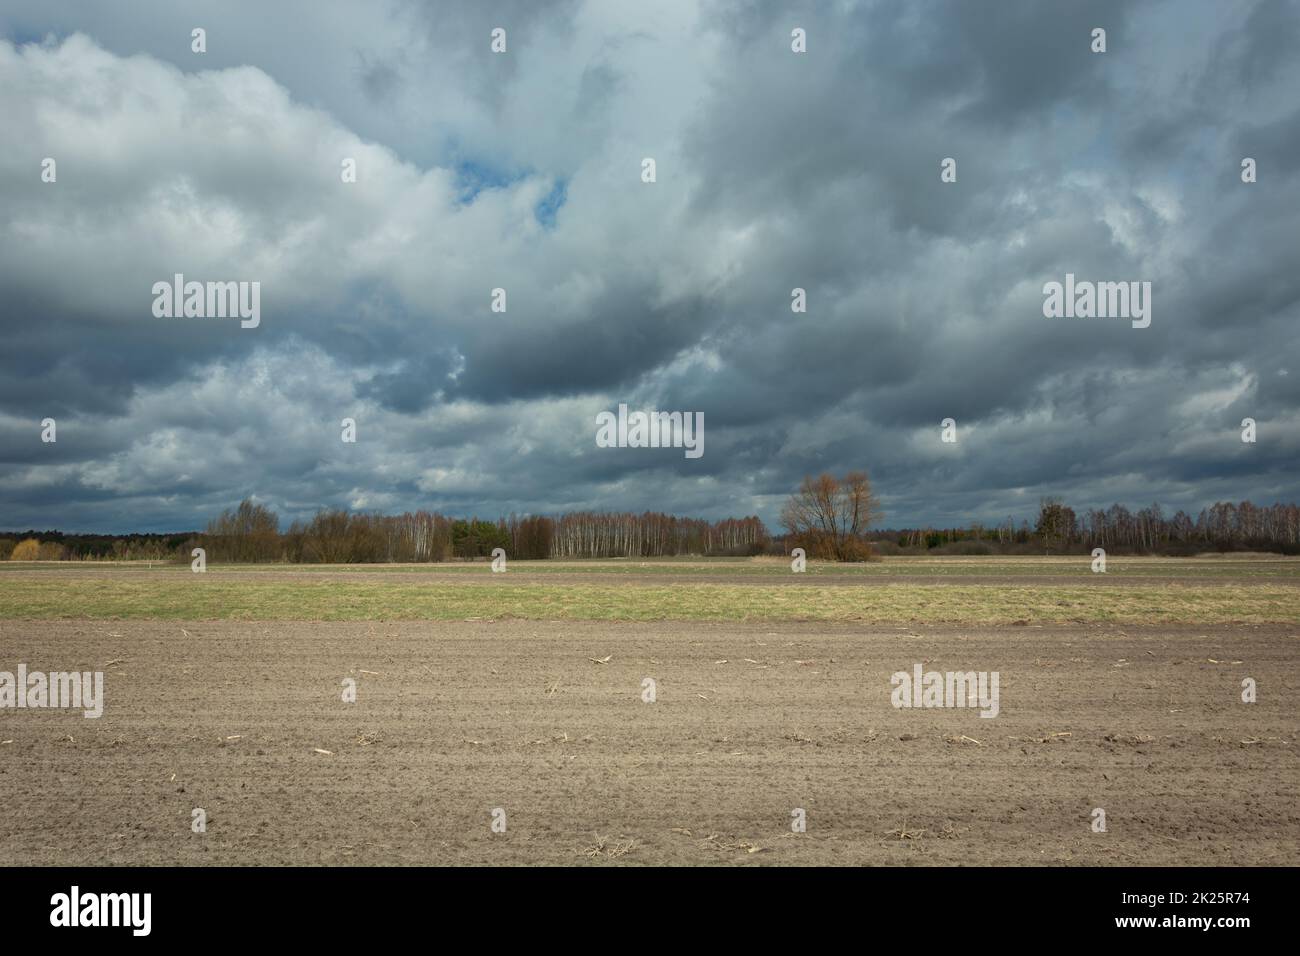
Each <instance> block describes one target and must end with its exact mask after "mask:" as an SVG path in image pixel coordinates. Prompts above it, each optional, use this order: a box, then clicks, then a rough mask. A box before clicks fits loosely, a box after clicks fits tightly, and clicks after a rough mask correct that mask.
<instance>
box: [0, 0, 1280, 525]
mask: <svg viewBox="0 0 1300 956" xmlns="http://www.w3.org/2000/svg"><path fill="white" fill-rule="evenodd" d="M196 28H201V29H202V30H204V31H205V34H204V40H205V47H206V49H205V51H204V52H196V51H195V49H194V45H195V40H194V36H193V31H194V30H195V29H196ZM497 28H500V29H502V30H504V31H505V34H504V37H505V51H504V52H496V51H494V50H493V48H492V47H493V31H494V30H495V29H497ZM1098 28H1100V29H1103V30H1104V31H1105V46H1106V49H1105V51H1104V52H1094V49H1093V47H1094V46H1095V45H1096V41H1095V39H1094V33H1093V31H1094V30H1095V29H1098ZM795 30H801V31H803V33H802V36H803V37H804V41H803V45H804V48H805V51H804V52H796V51H795V49H793V47H794V46H797V45H798V43H797V41H796V39H795V38H794V35H793V31H795ZM1298 47H1300V3H1296V2H1294V0H1176V2H1154V0H1149V2H1135V0H1095V2H1071V3H1047V2H1041V0H998V2H994V0H933V2H930V0H921V2H915V0H878V2H871V0H864V2H848V0H819V2H809V3H790V2H775V0H773V2H763V0H752V2H683V0H664V2H656V3H653V4H648V3H633V2H618V0H591V2H577V0H574V2H558V3H543V2H538V0H509V2H491V0H482V2H465V3H447V2H409V0H380V2H373V3H367V4H355V3H345V2H334V0H279V2H276V3H266V2H262V0H258V2H231V0H221V2H206V0H189V2H186V3H176V2H174V0H135V2H132V3H129V4H127V3H102V2H98V0H94V2H91V0H86V2H50V3H36V2H25V3H16V2H11V0H0V117H3V125H2V127H0V129H2V130H3V132H0V343H3V344H0V528H8V529H25V528H29V527H34V528H59V529H62V530H65V531H83V532H127V531H169V530H189V529H195V528H201V527H203V526H204V525H205V524H206V523H207V521H208V519H209V518H211V517H212V516H213V515H215V514H217V513H218V512H220V511H221V510H223V509H225V508H229V507H232V506H233V505H235V504H236V503H237V502H238V501H240V500H241V499H243V498H245V497H250V496H251V497H253V498H254V499H255V500H257V501H259V502H262V503H264V504H267V505H268V506H270V507H271V508H273V509H274V510H276V511H277V512H278V513H279V514H280V515H281V518H282V522H283V523H284V524H287V523H288V522H289V521H290V520H292V519H294V518H306V517H310V515H311V514H313V513H314V512H316V511H317V510H318V509H320V508H323V507H328V508H348V509H353V510H364V511H382V512H386V513H394V512H401V511H405V510H408V509H409V510H415V509H419V508H424V509H427V510H440V511H443V512H444V513H449V514H453V515H471V514H472V515H477V516H479V517H489V518H495V517H497V516H499V515H505V514H510V513H511V512H515V513H518V514H520V515H523V514H527V513H534V514H536V513H547V514H551V513H557V512H561V511H568V510H586V509H590V510H612V511H613V510H616V511H623V510H629V511H642V510H655V511H666V512H671V513H676V514H683V515H691V516H698V517H706V518H721V517H726V516H744V515H749V514H757V515H759V516H760V517H762V518H763V519H764V520H765V521H767V522H768V523H769V525H770V526H772V527H773V528H775V527H776V526H777V519H778V516H779V512H780V508H781V505H782V503H783V502H784V501H785V500H786V499H787V498H788V497H789V495H790V494H791V493H792V492H793V491H794V490H795V488H796V487H797V486H798V484H799V482H800V480H801V479H802V477H803V476H804V475H807V474H818V473H821V472H824V471H829V472H833V473H836V474H842V473H844V472H847V471H850V470H855V469H865V470H866V471H867V472H868V473H869V474H870V476H871V479H872V482H873V485H874V487H875V490H876V492H877V494H878V495H879V497H880V499H881V505H882V510H883V511H884V518H883V521H882V524H883V525H884V526H888V527H911V526H923V525H935V526H951V525H966V524H969V523H970V522H972V521H982V522H984V523H986V524H994V523H998V522H1001V521H1003V520H1005V519H1006V518H1007V517H1008V516H1013V517H1014V518H1015V519H1016V520H1017V521H1019V520H1020V519H1021V518H1025V517H1030V518H1032V516H1033V515H1034V514H1035V513H1036V511H1037V505H1038V502H1039V500H1040V498H1042V497H1043V496H1048V495H1052V496H1058V497H1061V498H1063V499H1064V500H1065V501H1066V502H1067V503H1068V504H1071V505H1072V506H1074V507H1075V508H1076V509H1081V508H1087V507H1104V506H1106V505H1109V504H1111V503H1113V502H1121V503H1124V504H1127V505H1129V506H1133V507H1140V506H1143V505H1146V504H1149V503H1151V502H1152V501H1159V502H1160V503H1161V505H1162V506H1164V507H1165V509H1166V512H1167V513H1171V512H1172V511H1173V510H1175V509H1177V508H1184V509H1187V510H1189V511H1191V512H1192V513H1193V514H1195V513H1196V511H1199V510H1200V509H1201V508H1202V507H1205V506H1208V505H1210V504H1212V503H1213V502H1215V501H1218V500H1232V501H1240V500H1242V499H1250V500H1252V501H1254V502H1256V503H1258V504H1271V503H1273V502H1275V501H1294V500H1296V499H1297V498H1300V494H1298V493H1297V492H1298V491H1300V478H1297V475H1298V474H1300V467H1297V466H1298V465H1300V412H1298V408H1300V346H1297V322H1298V320H1300V215H1298V213H1300V167H1298V166H1297V161H1298V159H1300V98H1297V97H1296V95H1295V91H1296V90H1297V89H1300V57H1297V56H1296V54H1295V51H1296V49H1297V48H1298ZM647 158H651V159H653V160H654V164H655V168H654V181H653V182H646V181H645V178H646V177H645V173H644V170H645V166H644V162H643V161H644V160H645V159H647ZM1245 158H1251V159H1253V160H1254V161H1255V169H1256V174H1255V175H1256V180H1255V181H1254V182H1243V171H1242V161H1243V159H1245ZM47 159H53V160H54V161H55V162H54V167H53V174H54V175H53V181H46V180H47V178H49V177H48V174H47V166H46V164H45V160H47ZM945 159H953V160H955V181H945V177H944V176H943V175H942V174H943V166H942V164H943V161H944V160H945ZM345 160H352V161H353V162H354V164H355V170H356V175H355V182H345V181H344V179H345V178H346V177H345V175H344V163H345ZM948 178H952V177H948ZM177 273H180V274H183V275H184V276H185V278H186V280H187V281H199V282H209V281H211V282H217V281H221V282H225V281H233V282H247V283H252V282H257V283H258V288H259V290H260V315H259V321H258V324H257V325H256V327H250V328H244V327H242V324H241V323H240V322H239V321H238V320H231V319H224V318H213V317H199V316H190V317H186V316H183V315H182V316H179V317H170V318H169V317H165V316H163V317H160V316H158V315H156V314H155V313H156V311H157V308H156V301H155V298H156V297H155V292H154V285H155V283H157V282H160V281H163V282H171V281H172V277H173V276H174V275H175V274H177ZM1067 274H1070V275H1074V276H1075V277H1076V278H1077V279H1078V280H1081V281H1083V280H1086V281H1094V282H1150V283H1151V286H1150V288H1151V323H1150V325H1149V327H1146V328H1137V327H1134V326H1133V324H1132V323H1131V322H1130V321H1128V320H1127V319H1126V318H1124V317H1119V318H1115V317H1109V318H1101V317H1092V318H1084V317H1077V316H1076V317H1069V318H1067V317H1048V316H1045V315H1044V299H1045V295H1044V285H1045V284H1046V283H1050V282H1053V281H1055V282H1064V281H1065V277H1066V275H1067ZM498 288H500V289H504V290H505V292H506V297H505V302H506V306H505V311H503V312H502V311H494V310H493V291H492V290H494V289H498ZM794 289H802V290H804V297H805V300H806V311H803V312H796V311H794V310H793V309H792V304H793V303H794V302H795V300H794V298H793V292H792V290H794ZM620 404H626V405H628V406H629V409H631V410H639V409H640V410H644V409H657V410H661V411H681V412H684V413H691V414H702V415H703V420H704V453H703V454H702V455H701V456H700V457H697V458H694V457H687V456H686V455H685V454H683V451H682V449H680V448H637V447H601V446H600V445H598V443H597V440H596V437H597V416H598V415H599V414H600V413H601V412H605V411H616V410H617V408H618V406H619V405H620ZM345 418H350V419H352V420H353V421H354V422H355V439H356V440H355V441H354V442H347V441H344V440H343V428H342V420H343V419H345ZM1245 418H1251V419H1254V420H1255V422H1256V441H1254V442H1244V441H1243V440H1242V431H1243V429H1242V421H1243V419H1245ZM47 419H53V420H54V422H55V432H54V436H53V437H54V438H55V440H54V441H48V440H43V439H44V438H48V437H50V436H49V434H48V429H47V428H46V427H45V426H43V424H42V423H43V422H44V421H45V420H47ZM945 419H952V420H953V423H954V428H953V429H950V430H949V432H948V436H947V437H955V439H956V440H955V441H944V440H943V439H944V437H945V436H944V429H943V422H944V420H945Z"/></svg>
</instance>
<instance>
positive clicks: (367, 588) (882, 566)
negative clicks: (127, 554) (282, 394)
mask: <svg viewBox="0 0 1300 956" xmlns="http://www.w3.org/2000/svg"><path fill="white" fill-rule="evenodd" d="M0 569H2V570H0V619H4V618H51V617H53V618H80V617H86V618H137V619H139V618H144V619H150V618H162V619H171V620H326V621H366V620H441V621H455V620H465V619H484V618H489V619H511V618H517V619H524V620H560V621H564V620H572V621H579V620H592V621H660V620H699V621H854V622H862V623H911V622H923V623H932V624H940V623H942V624H1007V625H1011V624H1048V623H1059V624H1066V623H1089V622H1096V623H1109V624H1140V623H1167V624H1196V623H1205V624H1218V623H1223V624H1227V623H1250V624H1263V623H1287V622H1294V621H1300V559H1261V560H1242V559H1226V560H1225V559H1217V560H1216V559H1182V560H1179V559H1160V558H1129V559H1122V560H1113V561H1111V562H1110V563H1109V565H1108V568H1107V571H1106V573H1105V574H1093V573H1092V572H1091V570H1090V561H1089V559H1087V558H1077V557H1071V558H1020V559H1003V558H981V557H976V558H941V559H924V558H922V559H916V558H896V559H890V560H886V561H881V562H876V563H871V564H863V565H824V564H818V563H813V564H811V565H810V566H809V569H808V571H807V572H806V573H805V574H793V573H791V571H790V569H789V566H788V564H786V563H785V562H783V561H778V560H770V559H740V560H732V561H719V562H713V561H709V562H702V561H694V562H690V561H658V562H656V561H608V562H597V561H588V562H545V561H537V562H512V563H511V564H510V566H509V569H508V570H507V571H506V573H504V574H494V573H492V572H491V571H490V570H489V567H488V565H487V564H481V563H480V564H448V565H418V566H412V565H357V566H314V565H313V566H296V567H291V566H284V565H229V566H220V565H211V566H209V568H208V570H207V571H206V572H205V573H202V574H196V573H193V572H191V571H190V569H189V566H188V565H162V566H157V565H155V566H152V567H150V566H148V565H146V564H143V563H135V564H98V563H86V564H67V563H64V564H45V565H41V564H34V563H29V564H14V563H9V564H7V565H0Z"/></svg>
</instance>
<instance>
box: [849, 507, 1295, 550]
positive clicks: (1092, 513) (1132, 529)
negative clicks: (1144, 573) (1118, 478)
mask: <svg viewBox="0 0 1300 956" xmlns="http://www.w3.org/2000/svg"><path fill="white" fill-rule="evenodd" d="M871 538H872V543H873V545H874V546H875V548H876V550H878V551H881V552H884V553H898V552H900V551H901V552H904V553H906V552H914V551H920V550H925V551H936V550H938V551H941V552H944V553H950V554H963V553H964V554H980V553H985V554H988V553H1013V554H1014V553H1022V554H1030V553H1035V554H1042V553H1044V552H1047V553H1053V552H1055V553H1069V554H1075V553H1077V554H1083V553H1087V552H1089V551H1091V550H1092V549H1093V548H1105V549H1106V550H1107V551H1113V552H1116V553H1132V554H1165V555H1185V554H1196V553H1199V552H1202V551H1220V552H1228V551H1275V552H1281V553H1283V554H1300V506H1297V505H1296V504H1295V503H1291V504H1282V503H1280V502H1279V503H1277V504H1273V505H1266V506H1265V505H1256V504H1254V503H1252V502H1250V501H1242V502H1239V503H1236V504H1234V503H1233V502H1230V501H1220V502H1217V503H1215V504H1214V505H1211V506H1210V507H1208V508H1202V509H1201V510H1200V512H1198V513H1197V515H1196V517H1194V518H1193V517H1192V516H1191V515H1190V514H1188V513H1187V512H1186V511H1182V510H1179V511H1175V512H1174V513H1173V514H1172V515H1170V514H1167V513H1166V511H1165V509H1164V508H1162V507H1161V506H1160V505H1159V504H1158V503H1153V504H1151V505H1148V506H1146V507H1144V508H1139V509H1137V510H1136V511H1134V510H1130V509H1129V508H1127V507H1126V506H1124V505H1121V504H1114V505H1111V506H1110V507H1109V508H1086V509H1081V510H1079V511H1076V510H1075V509H1074V508H1071V507H1070V506H1069V505H1066V504H1064V503H1063V502H1062V501H1061V499H1059V498H1044V499H1042V500H1041V501H1040V503H1039V507H1038V516H1037V518H1036V520H1035V522H1034V523H1033V524H1032V525H1031V524H1030V523H1029V522H1028V521H1025V520H1022V521H1021V522H1020V523H1019V524H1017V523H1016V521H1015V519H1014V518H1007V519H1006V521H1004V522H1002V523H1001V524H999V525H995V526H986V525H983V524H979V523H975V524H972V525H970V526H969V527H967V528H942V529H936V528H904V529H887V530H879V531H874V532H872V534H871Z"/></svg>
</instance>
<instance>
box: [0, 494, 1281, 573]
mask: <svg viewBox="0 0 1300 956" xmlns="http://www.w3.org/2000/svg"><path fill="white" fill-rule="evenodd" d="M879 517H880V510H879V502H878V500H877V498H876V496H875V494H874V492H873V491H872V488H871V482H870V480H869V479H868V478H867V476H866V474H865V473H864V472H850V473H849V474H848V475H845V476H844V477H842V478H837V477H834V476H831V475H825V474H823V475H820V476H817V477H815V478H814V477H812V476H809V477H807V478H805V479H804V481H803V483H802V484H801V485H800V487H799V490H798V491H797V492H796V493H795V494H794V495H793V496H791V498H790V500H789V501H788V502H787V503H786V505H785V507H784V508H783V509H782V512H781V523H782V527H783V532H784V533H782V534H778V535H772V534H770V533H769V532H768V529H767V528H766V526H765V525H764V524H763V522H762V521H761V520H760V519H759V518H757V517H753V516H750V517H747V518H726V519H724V520H721V521H708V520H706V519H702V518H684V517H679V516H675V515H669V514H663V513H659V512H649V511H647V512H643V513H641V514H634V513H631V512H620V513H608V512H593V511H580V512H569V513H565V514H561V515H558V516H554V517H552V516H548V515H526V516H523V517H520V516H517V515H513V514H512V515H510V516H509V517H502V518H498V519H497V520H495V521H490V520H482V519H479V518H477V517H472V518H451V517H448V516H446V515H443V514H440V513H438V512H430V511H415V512H409V511H408V512H405V513H403V514H400V515H381V514H368V513H361V512H349V511H345V510H340V509H323V510H321V511H319V512H317V513H316V515H315V516H313V517H312V518H311V519H310V520H308V521H294V522H293V523H291V524H290V525H289V527H288V528H286V529H283V530H282V529H281V525H280V518H279V516H278V515H277V514H276V513H275V512H274V511H272V510H270V509H269V508H267V507H266V506H265V505H261V504H258V503H257V502H254V501H253V500H251V499H246V500H244V501H242V502H240V503H239V505H238V506H236V507H235V508H232V509H228V510H226V511H223V512H222V513H221V514H220V515H218V516H217V517H216V518H214V519H212V521H210V522H209V523H208V526H207V528H206V530H204V531H202V532H176V533H169V534H130V535H76V534H65V533H62V532H58V531H45V532H37V531H35V530H29V531H26V532H21V533H16V534H7V535H0V560H15V561H55V560H69V559H73V560H85V559H111V560H146V559H148V560H154V561H165V560H176V561H181V560H184V561H188V560H189V557H190V552H191V551H192V550H193V549H194V548H196V547H201V548H204V549H205V551H206V552H207V556H208V559H209V560H214V561H235V562H255V561H272V562H273V561H285V562H291V563H319V564H356V563H371V562H373V563H380V562H436V561H450V560H457V559H459V560H470V559H475V558H486V557H489V556H490V555H491V554H492V552H493V550H494V549H496V548H502V549H504V550H505V552H506V554H507V555H509V556H510V557H511V558H516V559H543V558H624V557H625V558H660V557H674V556H686V555H697V556H706V557H708V556H745V555H756V554H772V555H786V556H788V555H789V554H790V552H791V551H792V550H793V549H794V548H796V547H801V548H803V549H804V550H805V551H806V553H807V556H808V557H810V558H822V559H825V560H834V561H862V560H870V559H871V558H872V557H873V556H875V555H876V554H924V553H941V554H995V553H1000V554H1035V553H1036V554H1042V553H1049V554H1050V553H1087V552H1088V551H1090V550H1091V549H1092V548H1095V547H1101V548H1105V549H1107V551H1114V552H1116V553H1125V552H1127V553H1137V554H1170V555H1178V554H1195V553H1198V552H1201V551H1278V552H1282V553H1285V554H1300V508H1298V507H1297V506H1296V505H1295V504H1280V503H1279V504H1274V505H1271V506H1260V505H1255V504H1253V503H1252V502H1249V501H1242V502H1239V503H1236V504H1234V503H1232V502H1218V503H1216V504H1214V505H1212V506H1210V507H1208V508H1204V509H1202V510H1201V511H1200V512H1199V513H1198V514H1197V515H1196V517H1195V518H1193V517H1192V516H1191V515H1190V514H1188V513H1186V512H1184V511H1176V512H1174V513H1173V514H1172V515H1167V514H1166V512H1165V510H1164V509H1163V508H1161V506H1160V505H1159V504H1152V505H1149V506H1147V507H1144V508H1139V509H1137V510H1136V511H1133V510H1130V509H1129V508H1127V507H1125V506H1124V505H1120V504H1115V505H1112V506H1111V507H1109V508H1105V509H1082V510H1080V511H1076V510H1075V509H1074V508H1071V507H1070V506H1068V505H1066V504H1064V503H1063V502H1062V501H1061V500H1060V499H1059V498H1044V499H1042V500H1041V502H1040V503H1039V509H1038V515H1037V517H1036V520H1035V521H1034V523H1033V524H1032V525H1031V524H1030V522H1029V521H1027V520H1022V521H1020V522H1019V523H1017V522H1016V521H1015V520H1014V519H1013V518H1007V520H1006V521H1005V522H1002V523H1001V524H997V525H991V526H990V525H984V524H981V523H978V522H977V523H973V524H971V525H970V526H968V527H964V528H956V527H953V528H933V527H926V528H902V529H875V530H872V529H871V525H872V524H874V523H876V522H877V521H878V520H879Z"/></svg>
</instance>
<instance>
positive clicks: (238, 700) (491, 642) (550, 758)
mask: <svg viewBox="0 0 1300 956" xmlns="http://www.w3.org/2000/svg"><path fill="white" fill-rule="evenodd" d="M819 583H820V582H819ZM1298 638H1300V627H1292V628H1279V627H1247V626H1237V627H1214V628H1210V627H1200V628H1137V627H1123V628H1120V627H1102V626H1090V627H1084V626H1077V627H1050V628H1047V627H1006V628H938V627H936V628H919V627H918V628H906V627H902V628H876V627H873V628H863V627H859V626H836V625H825V624H779V625H764V624H758V625H737V624H719V625H710V624H662V623H657V624H601V623H574V624H559V623H532V622H521V621H509V622H495V623H493V622H465V623H421V622H404V623H380V622H374V623H329V624H319V623H313V624H280V623H275V624H265V623H238V622H222V623H212V622H196V623H173V622H137V621H122V622H117V621H109V622H81V621H68V622H46V621H41V622H13V621H7V622H3V623H0V670H7V671H15V670H16V669H17V665H18V664H19V663H25V664H27V665H28V667H29V668H30V669H32V670H103V671H105V673H106V678H105V687H106V698H107V703H106V706H105V711H104V716H103V717H102V718H101V719H99V720H86V719H84V718H83V717H82V716H81V714H80V713H79V712H68V711H49V710H46V711H40V710H8V709H0V741H3V742H2V743H0V794H3V799H2V800H0V865H5V866H8V865H15V864H65V865H83V864H171V863H177V864H189V865H193V864H281V863H292V864H381V863H383V864H388V863H394V864H452V863H454V864H539V863H550V864H568V863H607V862H609V863H620V864H735V863H739V864H773V863H776V864H922V863H924V864H1017V863H1049V864H1056V863H1087V864H1098V863H1099V864H1186V865H1191V864H1194V865H1198V866H1199V865H1224V864H1229V865H1236V864H1252V865H1254V864H1288V865H1296V864H1298V863H1300V758H1298V757H1297V743H1296V740H1297V730H1298V725H1300V718H1298V717H1297V713H1298V709H1297V707H1296V699H1297V694H1300V657H1298V656H1297V654H1296V650H1297V639H1298ZM607 656H609V657H610V660H609V662H608V663H603V664H602V663H595V662H593V660H592V659H593V658H595V659H604V658H605V657H607ZM109 662H114V663H112V664H110V663H109ZM917 662H922V663H924V664H925V666H926V669H927V670H929V669H934V670H941V671H942V670H963V671H965V670H990V671H991V670H996V671H998V672H999V673H1000V676H1001V688H1000V689H1001V701H1000V704H1001V714H1000V716H998V717H997V718H995V719H982V718H980V717H979V715H978V712H977V711H976V710H969V709H953V710H942V709H940V710H896V709H894V708H893V707H892V706H891V704H890V685H889V676H890V674H891V673H893V672H894V671H896V670H907V671H910V670H911V668H912V665H913V664H915V663H917ZM368 672H373V673H368ZM345 677H352V678H355V679H356V680H357V688H358V691H357V692H358V700H357V702H356V703H355V704H346V703H344V702H343V701H342V700H341V694H342V686H341V682H342V681H343V679H344V678H345ZM645 677H652V678H654V679H655V680H656V681H657V692H658V699H657V701H656V702H655V703H643V702H642V700H641V682H642V679H643V678H645ZM1244 677H1253V678H1255V680H1256V681H1257V682H1258V686H1259V701H1258V703H1255V704H1251V705H1247V704H1243V703H1241V700H1240V694H1241V687H1240V685H1241V681H1242V679H1243V678H1244ZM317 748H319V749H320V750H326V751H330V753H328V754H323V753H319V752H316V749H317ZM195 807H202V808H205V809H206V811H207V814H208V830H207V833H206V834H195V833H192V832H191V829H190V823H191V810H192V809H193V808H195ZM496 807H501V808H504V810H505V811H506V819H507V832H506V833H504V834H494V833H492V832H491V829H490V823H491V819H492V818H491V813H492V810H493V808H496ZM1095 807H1101V808H1104V809H1105V811H1106V816H1107V825H1108V832H1106V833H1093V832H1092V830H1091V826H1090V824H1091V820H1092V816H1091V814H1092V810H1093V808H1095ZM795 808H803V809H805V810H806V813H807V832H805V833H798V834H796V833H792V832H791V829H790V820H791V811H792V810H793V809H795Z"/></svg>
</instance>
